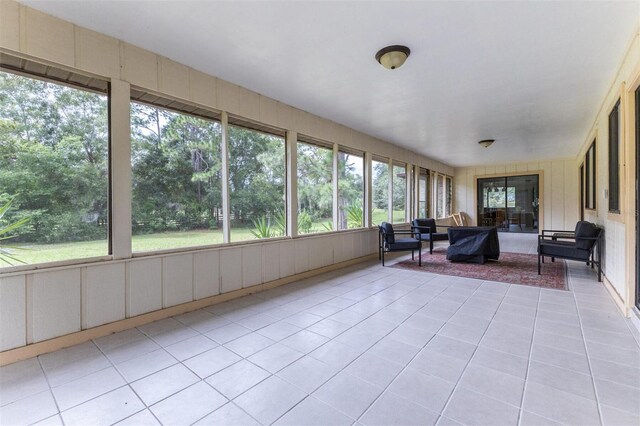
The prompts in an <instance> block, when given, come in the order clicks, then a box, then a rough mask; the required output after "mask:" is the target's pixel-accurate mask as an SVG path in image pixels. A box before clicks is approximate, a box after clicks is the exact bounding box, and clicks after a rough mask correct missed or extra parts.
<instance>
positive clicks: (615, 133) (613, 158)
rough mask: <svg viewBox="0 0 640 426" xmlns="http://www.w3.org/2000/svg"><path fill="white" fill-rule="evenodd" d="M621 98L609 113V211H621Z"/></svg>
mask: <svg viewBox="0 0 640 426" xmlns="http://www.w3.org/2000/svg"><path fill="white" fill-rule="evenodd" d="M619 110H620V100H618V102H617V103H616V105H615V106H614V107H613V110H612V111H611V114H609V211H610V212H611V213H620V158H619V156H620V112H619Z"/></svg>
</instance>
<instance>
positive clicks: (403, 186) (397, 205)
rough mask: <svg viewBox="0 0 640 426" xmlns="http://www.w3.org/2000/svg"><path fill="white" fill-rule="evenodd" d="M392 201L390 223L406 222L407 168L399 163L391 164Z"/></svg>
mask: <svg viewBox="0 0 640 426" xmlns="http://www.w3.org/2000/svg"><path fill="white" fill-rule="evenodd" d="M392 190H393V199H392V209H393V211H392V214H393V216H392V221H393V223H404V222H406V221H407V217H406V215H407V214H406V206H407V166H406V165H405V164H401V163H394V164H393V189H392Z"/></svg>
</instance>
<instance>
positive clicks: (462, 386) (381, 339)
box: [0, 234, 640, 425]
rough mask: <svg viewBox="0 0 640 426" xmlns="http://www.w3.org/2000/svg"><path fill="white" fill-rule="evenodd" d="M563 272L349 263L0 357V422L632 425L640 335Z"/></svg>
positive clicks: (638, 408) (637, 407)
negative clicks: (556, 277) (70, 342)
mask: <svg viewBox="0 0 640 426" xmlns="http://www.w3.org/2000/svg"><path fill="white" fill-rule="evenodd" d="M500 238H501V245H502V250H503V251H518V252H529V253H530V252H535V235H534V236H530V235H529V236H523V235H512V234H509V235H506V234H501V237H500ZM569 271H570V286H571V289H572V291H570V292H565V291H558V290H546V289H543V290H541V289H539V288H534V287H526V286H519V285H509V284H503V283H497V282H486V281H485V282H483V281H478V280H472V279H464V278H455V277H448V276H438V275H434V274H428V273H421V272H411V271H405V270H400V269H395V268H391V267H385V268H382V267H380V266H379V265H378V264H377V263H369V264H366V265H357V266H354V267H351V268H348V269H344V270H340V271H335V272H332V273H329V274H325V275H323V276H318V277H314V278H312V279H308V280H304V281H300V282H297V283H294V284H290V285H287V286H283V287H280V288H277V289H274V290H271V291H268V292H264V293H258V294H255V295H251V296H248V297H244V298H242V299H238V300H235V301H231V302H227V303H224V304H219V305H214V306H211V307H208V308H205V309H202V310H199V311H196V312H191V313H188V314H185V315H180V316H177V317H175V318H170V319H166V320H162V321H158V322H156V323H153V324H148V325H145V326H142V327H139V328H137V329H131V330H127V331H124V332H121V333H117V334H114V335H111V336H107V337H103V338H100V339H97V340H96V341H93V342H87V343H85V344H82V345H78V346H75V347H72V348H68V349H64V350H61V351H58V352H55V353H51V354H47V355H43V356H40V357H38V358H33V359H29V360H27V361H23V362H20V363H16V364H13V365H9V366H5V367H2V368H1V369H0V401H1V404H2V407H1V408H0V424H2V425H14V424H15V425H20V424H33V423H38V424H63V423H64V424H66V425H75V424H77V425H91V424H113V423H118V422H121V423H120V424H129V425H146V424H158V423H161V424H178V425H188V424H194V423H195V424H201V425H218V424H220V425H222V424H225V425H255V424H272V423H276V424H290V425H311V424H316V425H333V424H345V425H350V424H356V425H377V424H386V425H409V424H420V425H430V424H438V425H459V424H467V425H475V424H489V425H518V424H519V425H547V424H549V425H554V424H573V425H591V424H605V425H638V424H640V349H639V347H638V343H637V342H636V340H635V339H634V336H633V334H632V332H631V330H630V329H629V327H628V324H627V322H626V320H624V319H623V318H622V316H621V315H620V314H619V313H618V311H617V310H616V307H615V306H614V304H613V302H612V300H611V298H610V297H609V295H608V294H607V292H606V290H605V289H604V288H603V287H602V285H601V284H599V283H597V282H596V280H595V276H594V274H593V272H592V271H591V270H589V269H587V268H586V267H585V266H584V265H582V264H578V263H571V265H570V268H569Z"/></svg>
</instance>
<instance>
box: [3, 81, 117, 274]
mask: <svg viewBox="0 0 640 426" xmlns="http://www.w3.org/2000/svg"><path fill="white" fill-rule="evenodd" d="M108 121H109V120H108V99H107V96H106V92H105V93H99V92H92V91H87V90H82V89H80V88H75V87H70V86H66V85H62V84H58V83H54V82H51V81H46V80H40V79H34V78H29V77H25V76H21V75H16V74H13V73H8V72H3V71H0V135H1V136H0V268H1V267H6V266H12V265H14V266H16V265H21V264H33V263H42V262H51V261H59V260H69V259H79V258H86V257H94V256H104V255H107V254H109V244H108V234H109V232H108V227H109V224H108V219H109V210H108V208H109V207H108V199H109V197H108V187H109V178H108V169H109V168H108V164H109V149H108V141H109V126H108Z"/></svg>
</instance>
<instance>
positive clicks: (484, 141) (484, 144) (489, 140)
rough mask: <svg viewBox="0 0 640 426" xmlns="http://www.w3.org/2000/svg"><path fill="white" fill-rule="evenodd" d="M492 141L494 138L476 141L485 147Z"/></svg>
mask: <svg viewBox="0 0 640 426" xmlns="http://www.w3.org/2000/svg"><path fill="white" fill-rule="evenodd" d="M494 142H495V140H494V139H484V140H481V141H480V142H478V143H479V144H480V145H482V146H483V147H485V148H489V147H490V146H491V145H492V144H493V143H494Z"/></svg>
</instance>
